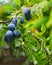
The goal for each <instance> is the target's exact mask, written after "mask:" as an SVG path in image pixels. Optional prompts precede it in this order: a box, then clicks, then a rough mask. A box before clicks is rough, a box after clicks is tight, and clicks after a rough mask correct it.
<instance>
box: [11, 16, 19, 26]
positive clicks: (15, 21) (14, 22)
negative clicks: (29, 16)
mask: <svg viewBox="0 0 52 65" xmlns="http://www.w3.org/2000/svg"><path fill="white" fill-rule="evenodd" d="M17 20H18V18H17V17H16V18H14V19H12V21H11V23H13V24H14V25H15V26H16V25H17Z"/></svg>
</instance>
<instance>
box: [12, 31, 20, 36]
mask: <svg viewBox="0 0 52 65" xmlns="http://www.w3.org/2000/svg"><path fill="white" fill-rule="evenodd" d="M13 34H14V36H15V37H19V36H20V34H21V32H20V31H19V30H18V31H16V30H14V31H13Z"/></svg>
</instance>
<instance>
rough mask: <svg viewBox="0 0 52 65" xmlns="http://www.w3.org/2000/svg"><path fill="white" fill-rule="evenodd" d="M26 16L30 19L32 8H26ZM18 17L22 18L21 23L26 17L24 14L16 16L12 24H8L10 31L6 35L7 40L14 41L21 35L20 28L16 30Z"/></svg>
mask: <svg viewBox="0 0 52 65" xmlns="http://www.w3.org/2000/svg"><path fill="white" fill-rule="evenodd" d="M23 13H24V16H25V19H26V20H30V9H29V8H25V9H24V11H23ZM18 18H19V19H20V23H21V24H23V23H24V18H23V17H22V16H19V17H16V18H14V19H13V20H12V21H11V22H10V24H9V25H8V31H7V32H6V34H5V36H4V40H5V41H6V42H12V41H13V40H14V39H15V38H16V37H19V36H20V35H21V32H20V30H18V31H16V30H15V28H16V26H17V22H18Z"/></svg>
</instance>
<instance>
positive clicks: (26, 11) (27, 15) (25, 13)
mask: <svg viewBox="0 0 52 65" xmlns="http://www.w3.org/2000/svg"><path fill="white" fill-rule="evenodd" d="M23 12H24V15H25V18H26V20H30V18H31V15H30V9H29V8H25V9H24V10H23Z"/></svg>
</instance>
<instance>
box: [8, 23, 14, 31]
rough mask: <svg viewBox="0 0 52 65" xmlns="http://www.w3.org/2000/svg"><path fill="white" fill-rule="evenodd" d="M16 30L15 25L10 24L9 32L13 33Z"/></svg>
mask: <svg viewBox="0 0 52 65" xmlns="http://www.w3.org/2000/svg"><path fill="white" fill-rule="evenodd" d="M14 29H15V25H14V24H13V23H10V24H9V25H8V30H11V31H13V30H14Z"/></svg>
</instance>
